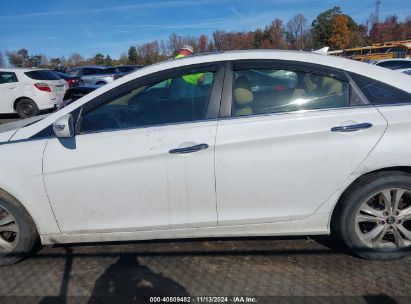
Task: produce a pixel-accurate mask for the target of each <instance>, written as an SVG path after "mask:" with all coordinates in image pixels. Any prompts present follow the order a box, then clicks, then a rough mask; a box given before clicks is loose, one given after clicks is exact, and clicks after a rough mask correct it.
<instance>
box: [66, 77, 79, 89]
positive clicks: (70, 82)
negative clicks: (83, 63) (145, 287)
mask: <svg viewBox="0 0 411 304" xmlns="http://www.w3.org/2000/svg"><path fill="white" fill-rule="evenodd" d="M66 82H67V85H68V87H69V88H70V87H72V86H74V85H76V84H78V80H77V79H67V80H66Z"/></svg>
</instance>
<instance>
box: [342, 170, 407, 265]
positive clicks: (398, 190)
mask: <svg viewBox="0 0 411 304" xmlns="http://www.w3.org/2000/svg"><path fill="white" fill-rule="evenodd" d="M334 218H335V219H334V230H335V232H336V233H337V235H338V236H339V238H340V239H342V240H343V241H344V243H345V244H346V245H347V246H348V247H349V248H350V249H351V250H352V251H354V252H355V253H356V254H357V255H359V256H361V257H363V258H366V259H371V260H390V259H397V258H402V257H405V256H407V255H409V253H410V251H411V175H410V174H408V173H404V172H378V173H374V174H370V175H367V176H364V177H363V178H360V180H359V181H358V182H357V183H356V184H355V185H354V186H353V187H352V188H351V189H350V190H348V192H347V193H346V194H345V195H343V197H342V199H341V201H340V203H339V206H338V208H337V209H336V212H335V214H334Z"/></svg>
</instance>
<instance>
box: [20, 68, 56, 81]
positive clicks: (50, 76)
mask: <svg viewBox="0 0 411 304" xmlns="http://www.w3.org/2000/svg"><path fill="white" fill-rule="evenodd" d="M24 74H26V76H28V77H29V78H31V79H35V80H59V79H61V77H60V76H59V75H57V74H56V73H55V72H53V71H50V70H38V71H37V70H36V71H30V72H25V73H24Z"/></svg>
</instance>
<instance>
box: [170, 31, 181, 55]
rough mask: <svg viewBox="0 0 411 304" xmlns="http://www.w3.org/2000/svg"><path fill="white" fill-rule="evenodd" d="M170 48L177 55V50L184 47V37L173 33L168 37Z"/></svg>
mask: <svg viewBox="0 0 411 304" xmlns="http://www.w3.org/2000/svg"><path fill="white" fill-rule="evenodd" d="M167 46H168V50H169V52H170V53H171V54H172V55H176V54H177V52H178V51H179V50H180V49H181V48H182V47H183V38H182V37H181V36H179V35H177V34H176V33H172V34H171V35H170V36H169V37H168V45H167Z"/></svg>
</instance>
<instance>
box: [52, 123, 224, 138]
mask: <svg viewBox="0 0 411 304" xmlns="http://www.w3.org/2000/svg"><path fill="white" fill-rule="evenodd" d="M213 121H215V122H217V118H205V119H202V120H190V121H183V122H170V123H164V124H153V125H145V126H135V127H128V128H113V129H105V130H100V131H89V132H81V133H78V134H76V137H77V136H81V135H89V134H99V133H108V132H110V133H112V132H121V131H131V130H140V129H148V128H164V127H169V126H177V125H187V124H196V123H205V122H213ZM52 138H56V136H53V137H52Z"/></svg>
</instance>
